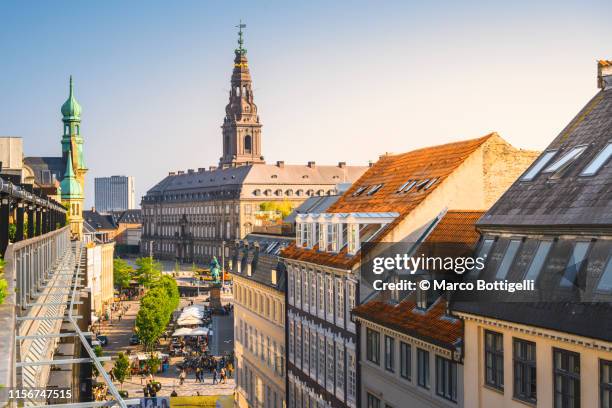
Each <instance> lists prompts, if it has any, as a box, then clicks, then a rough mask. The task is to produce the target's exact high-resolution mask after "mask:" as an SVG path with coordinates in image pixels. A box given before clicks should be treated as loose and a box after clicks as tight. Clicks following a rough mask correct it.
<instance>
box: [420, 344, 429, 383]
mask: <svg viewBox="0 0 612 408" xmlns="http://www.w3.org/2000/svg"><path fill="white" fill-rule="evenodd" d="M417 382H418V384H419V386H421V387H423V388H427V389H429V351H425V350H421V349H420V348H417Z"/></svg>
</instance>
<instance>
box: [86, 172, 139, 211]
mask: <svg viewBox="0 0 612 408" xmlns="http://www.w3.org/2000/svg"><path fill="white" fill-rule="evenodd" d="M94 181H95V204H96V210H97V211H99V212H101V213H107V212H111V211H125V210H132V209H134V208H136V196H135V194H136V193H135V191H134V177H132V176H110V177H96V178H95V179H94Z"/></svg>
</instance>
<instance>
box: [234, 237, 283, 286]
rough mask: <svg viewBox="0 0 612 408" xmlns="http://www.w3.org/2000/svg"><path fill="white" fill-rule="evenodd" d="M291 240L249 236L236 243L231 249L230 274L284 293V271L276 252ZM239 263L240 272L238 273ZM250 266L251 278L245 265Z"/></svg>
mask: <svg viewBox="0 0 612 408" xmlns="http://www.w3.org/2000/svg"><path fill="white" fill-rule="evenodd" d="M292 240H293V238H288V237H279V236H268V235H263V234H249V235H247V236H246V237H245V238H244V239H243V240H240V241H238V242H236V245H235V247H234V248H233V249H232V254H231V255H230V256H231V258H232V273H233V274H235V275H237V276H240V277H241V278H244V279H249V280H252V281H255V282H258V283H261V284H264V285H266V286H270V287H272V288H274V289H276V290H279V291H283V292H284V291H285V287H286V270H285V266H284V264H283V263H282V262H279V258H278V252H279V251H280V249H281V248H283V247H285V246H286V245H288V243H289V242H290V241H292ZM238 263H240V272H238V266H237V265H238ZM248 264H251V276H248V274H247V265H248ZM273 269H274V270H276V284H273V283H272V270H273Z"/></svg>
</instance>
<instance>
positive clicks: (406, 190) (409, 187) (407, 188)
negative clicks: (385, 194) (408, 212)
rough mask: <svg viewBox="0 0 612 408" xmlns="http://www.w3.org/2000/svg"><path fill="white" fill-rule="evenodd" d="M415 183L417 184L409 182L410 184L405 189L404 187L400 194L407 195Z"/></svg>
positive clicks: (415, 181)
mask: <svg viewBox="0 0 612 408" xmlns="http://www.w3.org/2000/svg"><path fill="white" fill-rule="evenodd" d="M416 183H417V180H412V181H410V183H409V184H408V185H407V186H406V187H404V189H403V190H402V193H407V192H409V191H410V190H412V187H414V186H415V185H416Z"/></svg>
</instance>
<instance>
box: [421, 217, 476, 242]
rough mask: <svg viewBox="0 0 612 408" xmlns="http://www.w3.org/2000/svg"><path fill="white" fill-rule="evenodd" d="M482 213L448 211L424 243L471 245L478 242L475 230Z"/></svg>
mask: <svg viewBox="0 0 612 408" xmlns="http://www.w3.org/2000/svg"><path fill="white" fill-rule="evenodd" d="M484 213H485V212H484V211H476V210H449V211H448V212H447V213H446V214H445V215H444V217H443V218H442V220H441V221H440V222H439V223H438V225H436V227H435V228H434V230H433V231H432V232H431V233H430V234H429V235H428V236H427V239H425V242H426V243H462V244H468V245H472V244H474V243H476V241H478V238H479V237H480V234H479V233H478V231H477V230H476V221H478V220H479V219H480V217H482V215H483V214H484Z"/></svg>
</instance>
